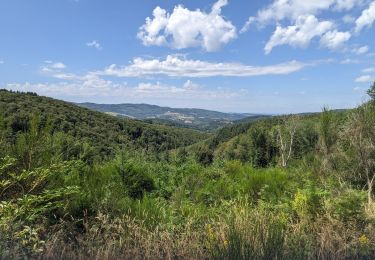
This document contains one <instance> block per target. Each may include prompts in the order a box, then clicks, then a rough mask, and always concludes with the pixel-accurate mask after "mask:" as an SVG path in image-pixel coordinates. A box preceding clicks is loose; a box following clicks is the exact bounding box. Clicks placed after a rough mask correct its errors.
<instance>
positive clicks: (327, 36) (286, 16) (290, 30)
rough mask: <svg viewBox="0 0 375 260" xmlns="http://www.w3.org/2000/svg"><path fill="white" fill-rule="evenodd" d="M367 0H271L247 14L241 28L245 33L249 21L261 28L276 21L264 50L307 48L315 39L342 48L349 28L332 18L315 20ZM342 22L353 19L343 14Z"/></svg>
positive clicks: (328, 46)
mask: <svg viewBox="0 0 375 260" xmlns="http://www.w3.org/2000/svg"><path fill="white" fill-rule="evenodd" d="M367 1H368V0H314V1H301V0H273V1H272V2H271V4H269V5H267V6H266V7H265V8H263V9H261V10H259V11H258V12H257V15H256V16H252V17H249V19H248V21H247V22H246V23H245V25H244V26H243V27H242V29H241V30H240V33H244V32H246V31H247V30H248V29H249V27H250V26H251V25H252V24H256V25H257V26H258V28H263V27H264V26H266V25H268V24H275V25H276V30H275V31H274V33H273V34H272V36H271V38H270V40H269V41H268V42H267V44H266V46H265V53H266V54H267V53H270V52H271V51H272V49H273V48H274V47H276V46H279V45H290V46H293V47H306V46H308V45H309V43H310V41H311V40H312V39H314V38H320V45H321V46H322V47H325V48H329V49H331V50H338V49H341V48H342V47H343V46H344V45H345V43H346V42H347V41H348V40H349V39H350V38H351V37H352V33H351V32H349V31H340V30H338V25H337V24H336V23H334V22H332V21H321V19H318V18H317V17H319V15H320V14H322V13H323V12H327V11H329V12H347V11H349V10H352V9H353V8H355V7H359V6H363V5H364V3H366V2H367ZM342 19H343V20H344V22H345V23H353V22H354V21H355V18H353V17H352V16H350V15H348V14H346V15H345V16H343V18H342Z"/></svg>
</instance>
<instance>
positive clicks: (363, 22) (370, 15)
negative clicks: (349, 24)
mask: <svg viewBox="0 0 375 260" xmlns="http://www.w3.org/2000/svg"><path fill="white" fill-rule="evenodd" d="M374 21H375V1H373V2H372V3H371V4H370V5H369V7H368V8H367V9H365V10H363V11H362V14H361V16H360V17H358V19H357V20H356V21H355V24H356V27H355V31H356V32H357V33H359V32H360V31H362V29H364V28H365V27H371V26H372V24H373V23H374Z"/></svg>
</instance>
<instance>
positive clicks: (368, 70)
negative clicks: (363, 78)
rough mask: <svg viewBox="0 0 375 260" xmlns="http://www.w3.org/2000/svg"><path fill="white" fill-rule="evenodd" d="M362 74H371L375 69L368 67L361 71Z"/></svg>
mask: <svg viewBox="0 0 375 260" xmlns="http://www.w3.org/2000/svg"><path fill="white" fill-rule="evenodd" d="M362 72H363V73H373V72H375V67H370V68H366V69H363V70H362Z"/></svg>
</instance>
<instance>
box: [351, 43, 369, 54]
mask: <svg viewBox="0 0 375 260" xmlns="http://www.w3.org/2000/svg"><path fill="white" fill-rule="evenodd" d="M368 51H369V47H368V46H367V45H365V46H362V47H358V48H354V49H353V50H352V52H353V53H355V54H358V55H361V54H365V53H367V52H368Z"/></svg>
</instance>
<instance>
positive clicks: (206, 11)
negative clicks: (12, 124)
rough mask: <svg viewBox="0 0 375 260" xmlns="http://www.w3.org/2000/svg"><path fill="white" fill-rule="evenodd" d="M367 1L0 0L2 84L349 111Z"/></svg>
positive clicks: (372, 35)
mask: <svg viewBox="0 0 375 260" xmlns="http://www.w3.org/2000/svg"><path fill="white" fill-rule="evenodd" d="M374 27H375V1H373V0H314V1H305V0H270V1H264V0H253V1H243V0H242V1H240V0H216V1H215V0H210V1H209V0H199V1H198V0H190V1H183V0H180V1H174V0H173V1H160V0H159V1H157V0H138V1H122V0H106V1H104V0H32V1H30V0H3V1H1V2H0V35H1V37H0V88H6V89H12V90H20V91H33V92H37V93H38V94H40V95H46V96H51V97H54V98H59V99H63V100H67V101H74V102H86V101H89V102H97V103H149V104H157V105H164V106H172V107H199V108H206V109H214V110H220V111H228V112H229V111H230V112H253V113H292V112H307V111H320V110H321V108H322V107H323V106H328V107H330V108H350V107H355V106H357V105H359V104H361V103H362V102H363V101H364V100H365V99H366V94H365V92H366V89H367V88H369V86H370V85H371V84H372V82H373V81H374V80H375V46H374V42H375V29H374Z"/></svg>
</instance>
